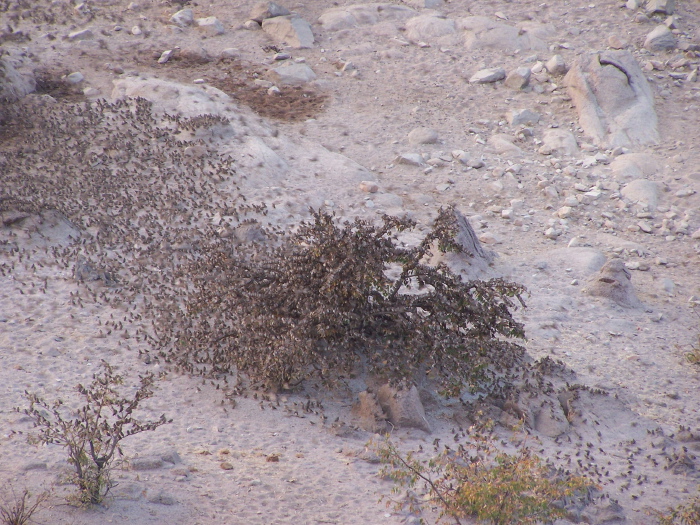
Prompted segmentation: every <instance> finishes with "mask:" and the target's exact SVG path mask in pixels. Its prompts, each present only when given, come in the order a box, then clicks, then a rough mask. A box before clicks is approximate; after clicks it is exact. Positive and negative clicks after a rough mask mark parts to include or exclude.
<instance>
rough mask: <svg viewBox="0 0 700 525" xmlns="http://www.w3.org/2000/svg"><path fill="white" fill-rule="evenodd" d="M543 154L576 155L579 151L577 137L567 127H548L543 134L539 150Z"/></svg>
mask: <svg viewBox="0 0 700 525" xmlns="http://www.w3.org/2000/svg"><path fill="white" fill-rule="evenodd" d="M538 151H539V152H540V153H542V154H543V155H567V156H574V155H577V154H578V152H579V149H578V144H577V143H576V137H574V134H573V133H571V132H570V131H566V130H565V129H558V128H554V129H548V130H547V131H545V132H544V135H543V136H542V146H541V147H540V148H539V150H538Z"/></svg>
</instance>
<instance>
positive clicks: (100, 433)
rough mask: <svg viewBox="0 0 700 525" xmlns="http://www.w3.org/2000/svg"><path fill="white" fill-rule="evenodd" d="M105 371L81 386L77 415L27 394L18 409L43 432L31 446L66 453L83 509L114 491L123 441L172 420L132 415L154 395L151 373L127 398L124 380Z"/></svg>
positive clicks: (32, 439) (104, 364)
mask: <svg viewBox="0 0 700 525" xmlns="http://www.w3.org/2000/svg"><path fill="white" fill-rule="evenodd" d="M102 368H103V371H102V372H101V373H98V374H95V375H94V376H93V381H92V383H91V384H90V385H89V386H87V387H86V386H83V385H78V386H77V388H76V389H77V391H78V393H79V394H80V395H81V396H82V397H83V398H84V400H85V404H84V405H83V406H82V407H81V408H79V409H78V410H77V411H76V410H73V409H71V408H68V407H67V406H66V405H64V403H63V401H62V400H60V399H59V400H58V401H55V402H54V403H48V402H47V401H45V400H44V399H42V398H41V397H39V396H38V395H36V394H30V393H29V392H26V393H25V394H26V397H27V399H28V400H29V402H30V405H29V408H28V409H25V410H20V409H17V410H18V411H22V412H23V413H25V414H27V415H28V416H30V417H32V418H33V419H34V425H35V427H38V428H39V433H38V434H37V435H34V436H32V437H30V442H32V443H35V444H38V443H42V444H56V445H61V446H63V447H65V448H67V449H68V461H69V463H70V464H71V465H72V466H73V467H74V469H75V475H74V477H73V478H72V481H73V482H74V483H75V484H76V485H77V486H78V489H79V492H78V495H77V500H78V502H79V503H81V504H85V505H95V504H99V503H101V502H102V501H103V500H104V498H105V496H106V495H107V493H108V492H109V490H110V489H111V488H112V486H113V483H112V481H111V479H110V471H111V470H112V468H113V467H114V459H115V455H117V454H118V455H119V456H121V455H122V450H121V448H120V443H121V441H122V440H123V439H124V438H126V437H129V436H132V435H134V434H138V433H140V432H145V431H147V430H155V429H156V428H158V427H159V426H161V425H164V424H166V423H169V422H170V421H172V420H170V421H169V420H167V419H166V418H165V415H161V416H160V419H158V420H157V421H147V422H145V423H142V422H140V421H138V420H136V419H135V418H134V414H133V413H134V411H136V409H137V408H138V406H139V404H140V403H141V401H143V400H144V399H148V398H150V397H152V396H153V390H152V386H153V383H154V381H155V377H154V375H153V374H151V373H148V374H146V375H144V376H141V378H140V386H139V387H138V389H137V390H136V392H135V393H134V394H133V396H130V397H123V396H122V395H121V394H120V393H119V392H118V391H117V387H119V386H121V385H123V384H124V378H123V377H122V376H121V375H118V374H116V373H115V372H114V368H113V367H112V366H111V365H109V363H107V362H105V361H103V362H102Z"/></svg>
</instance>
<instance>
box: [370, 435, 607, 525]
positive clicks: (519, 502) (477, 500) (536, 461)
mask: <svg viewBox="0 0 700 525" xmlns="http://www.w3.org/2000/svg"><path fill="white" fill-rule="evenodd" d="M377 451H378V454H379V458H380V460H381V461H382V463H384V464H385V466H384V467H383V468H382V472H381V474H382V475H383V476H385V477H388V478H389V479H391V480H393V481H394V482H395V483H396V484H397V485H396V487H395V492H398V490H399V489H400V487H408V488H409V490H410V489H412V488H414V487H416V485H418V484H419V483H421V482H422V483H423V484H424V485H425V488H426V489H427V493H428V496H429V498H430V501H433V502H435V503H437V504H438V506H439V507H440V519H443V518H450V519H452V520H454V522H455V523H457V524H461V523H462V521H461V520H462V519H465V520H468V519H476V520H478V521H479V522H480V523H490V524H493V525H528V524H535V523H542V522H551V521H553V520H554V519H557V518H560V517H563V516H566V508H565V505H566V503H567V502H569V501H573V500H575V499H583V500H587V499H588V494H589V491H590V490H591V489H592V488H593V487H595V485H594V484H593V483H592V482H590V481H589V480H587V479H586V478H585V477H583V476H578V475H575V474H571V473H569V472H563V471H561V470H556V469H554V468H553V467H551V466H549V465H547V464H546V463H544V462H543V461H542V460H541V459H540V458H539V457H537V456H536V455H534V454H533V453H532V452H531V451H530V450H529V449H528V448H526V447H521V448H520V449H519V450H518V451H517V453H515V454H508V453H505V452H502V451H499V450H497V449H496V448H495V446H494V445H493V442H492V440H491V439H490V438H487V437H484V436H477V437H476V438H475V439H473V440H472V441H471V442H470V443H468V444H466V446H465V445H460V446H459V448H458V449H457V450H453V449H450V448H449V447H445V448H444V450H443V451H442V452H441V453H440V454H438V455H437V456H436V457H433V458H432V459H430V460H419V459H416V458H415V456H414V455H413V454H412V453H408V454H406V455H402V454H401V453H400V452H399V451H398V450H397V448H396V447H395V446H394V445H393V444H392V443H391V441H389V440H388V439H387V440H386V441H385V442H384V443H383V444H381V445H379V446H377ZM408 504H409V506H410V507H411V510H413V511H419V510H420V508H419V505H417V503H416V499H415V498H414V501H409V502H408ZM403 505H404V502H397V506H398V507H402V506H403Z"/></svg>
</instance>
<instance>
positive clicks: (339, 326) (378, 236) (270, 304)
mask: <svg viewBox="0 0 700 525" xmlns="http://www.w3.org/2000/svg"><path fill="white" fill-rule="evenodd" d="M312 213H313V221H312V222H308V223H304V224H302V225H301V226H300V227H299V228H298V229H297V230H296V231H295V232H292V233H287V234H284V235H281V236H280V235H278V236H277V237H276V238H277V241H278V242H272V241H270V242H267V243H259V244H257V245H255V246H254V247H249V249H248V250H243V249H240V248H237V249H236V250H235V252H234V251H232V250H231V247H227V248H217V249H215V250H211V251H210V252H209V253H207V254H206V256H205V259H204V261H199V262H198V263H197V265H196V269H193V270H192V271H191V273H190V275H191V276H192V278H193V280H194V290H193V291H192V293H190V294H189V296H188V297H187V299H186V313H185V314H184V315H175V316H174V317H173V318H170V324H169V325H168V323H167V322H163V323H161V325H160V326H159V327H158V329H159V335H160V336H161V340H160V343H161V345H162V346H161V347H162V350H161V356H162V357H165V358H166V360H168V361H170V362H171V363H175V364H176V365H178V366H179V367H180V368H182V369H185V370H187V371H189V372H191V373H195V374H202V375H205V376H209V377H211V376H217V375H218V376H223V377H224V379H225V378H226V376H227V375H228V374H235V373H237V372H238V371H241V372H244V373H245V374H246V376H247V378H248V380H249V382H250V384H251V385H257V386H263V387H267V388H278V387H286V388H289V387H290V386H292V385H294V384H297V383H299V382H301V381H303V380H304V379H306V378H308V377H311V376H316V377H318V378H320V379H321V380H322V382H323V383H324V384H325V385H327V386H332V385H333V384H334V383H335V382H336V381H337V380H339V379H342V378H344V377H347V376H348V375H350V374H352V373H354V372H355V371H357V369H358V365H359V366H360V367H361V369H363V370H364V371H367V372H369V373H370V374H372V375H375V376H379V377H383V378H385V379H387V380H389V381H392V382H395V383H400V382H402V381H406V382H411V381H415V380H416V378H417V377H418V376H419V375H420V374H428V375H429V376H431V377H434V378H436V379H437V380H438V381H439V382H440V384H441V387H442V391H443V393H445V394H447V395H457V394H458V393H459V392H460V391H461V390H462V389H463V388H464V387H465V386H469V387H471V388H472V389H474V390H478V389H487V388H489V387H493V386H494V385H495V384H497V383H498V382H499V378H500V377H502V373H503V372H504V371H508V370H509V369H510V368H511V367H513V366H514V365H515V364H516V363H517V362H518V361H519V359H520V357H521V356H522V355H523V352H524V350H523V348H522V347H521V346H519V345H517V344H515V343H513V342H512V341H509V340H508V339H512V338H520V337H523V335H524V333H523V327H522V324H520V323H519V322H517V321H516V320H515V319H514V318H513V316H512V313H511V310H512V309H513V308H514V307H515V305H514V302H513V300H512V299H513V298H518V299H520V294H521V293H523V292H524V288H523V287H522V286H520V285H517V284H512V283H508V282H505V281H503V280H501V279H492V280H489V281H479V280H473V281H464V280H462V279H461V277H460V276H458V275H456V274H454V273H453V272H452V271H451V270H450V269H449V268H448V267H447V266H446V265H444V264H440V265H438V266H430V265H429V264H427V262H426V260H427V258H428V257H429V256H430V255H431V248H433V247H434V246H435V245H437V247H438V249H439V250H440V251H443V252H444V251H448V250H450V251H460V250H461V247H460V246H459V245H458V244H457V243H456V242H455V241H454V236H455V232H456V227H457V226H456V219H455V214H454V210H453V209H451V208H449V209H443V210H441V212H440V213H439V216H438V217H437V219H436V220H435V222H434V225H433V227H432V230H431V231H430V232H429V233H428V234H427V235H426V236H425V238H424V239H423V240H422V242H421V243H420V244H419V245H418V246H415V247H412V248H407V247H402V246H400V244H399V242H398V235H399V234H400V233H401V232H403V231H405V230H408V229H411V228H413V227H414V226H415V223H414V222H413V221H412V220H409V219H407V218H397V217H390V216H384V217H383V222H382V224H381V225H379V226H375V225H373V224H371V223H369V222H366V221H363V220H360V219H355V221H354V222H348V221H346V222H344V223H343V224H339V223H338V221H337V220H336V219H335V218H334V217H333V216H331V215H328V214H326V213H322V212H312ZM392 268H394V269H396V272H397V273H398V276H397V277H395V278H391V277H389V272H388V270H390V269H392ZM185 271H186V272H187V270H185ZM163 319H167V317H164V318H163ZM164 336H165V337H164ZM167 336H172V337H173V338H174V342H173V341H172V339H170V338H169V337H167ZM171 343H172V346H171V347H170V348H167V346H168V345H169V344H171Z"/></svg>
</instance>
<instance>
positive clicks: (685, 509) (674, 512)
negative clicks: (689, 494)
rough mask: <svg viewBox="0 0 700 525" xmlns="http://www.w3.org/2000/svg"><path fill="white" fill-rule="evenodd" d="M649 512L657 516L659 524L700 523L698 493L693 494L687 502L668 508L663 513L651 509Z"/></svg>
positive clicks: (681, 524)
mask: <svg viewBox="0 0 700 525" xmlns="http://www.w3.org/2000/svg"><path fill="white" fill-rule="evenodd" d="M650 514H652V515H654V516H656V517H657V518H658V520H659V525H697V524H698V523H700V495H696V496H694V497H693V498H691V499H690V500H689V501H688V502H687V503H683V504H680V505H678V506H677V507H673V508H669V509H668V510H667V511H666V512H665V513H664V512H659V511H658V510H652V511H650Z"/></svg>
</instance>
